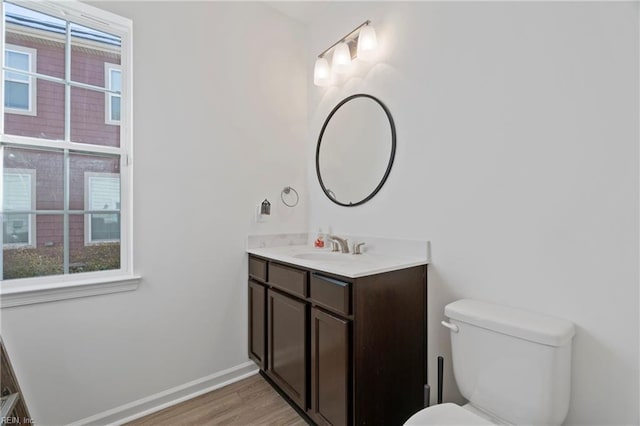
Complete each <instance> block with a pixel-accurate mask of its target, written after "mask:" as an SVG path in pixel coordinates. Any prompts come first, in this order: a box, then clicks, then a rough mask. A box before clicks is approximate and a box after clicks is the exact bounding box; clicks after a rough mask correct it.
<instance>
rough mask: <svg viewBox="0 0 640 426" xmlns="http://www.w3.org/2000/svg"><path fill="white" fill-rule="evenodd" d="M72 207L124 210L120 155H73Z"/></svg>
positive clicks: (71, 164) (70, 158) (70, 169)
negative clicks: (122, 204) (121, 199)
mask: <svg viewBox="0 0 640 426" xmlns="http://www.w3.org/2000/svg"><path fill="white" fill-rule="evenodd" d="M69 172H70V173H69V176H70V179H71V182H70V185H69V207H70V209H71V210H120V157H119V156H106V155H105V156H99V155H87V154H78V153H73V154H71V155H70V156H69Z"/></svg>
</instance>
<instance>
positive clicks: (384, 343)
mask: <svg viewBox="0 0 640 426" xmlns="http://www.w3.org/2000/svg"><path fill="white" fill-rule="evenodd" d="M426 271H427V267H426V265H420V266H415V267H410V268H405V269H400V270H396V271H390V272H385V273H380V274H374V275H369V276H365V277H358V278H349V277H343V276H339V275H334V274H329V273H326V272H323V271H316V270H311V269H306V268H302V267H299V266H296V265H291V264H285V263H283V262H279V261H274V260H270V259H268V258H263V257H259V256H254V255H250V256H249V276H250V280H249V356H250V358H251V359H253V360H254V361H256V363H257V364H258V366H259V367H260V369H261V372H262V374H263V375H264V376H266V377H267V378H268V379H269V380H270V381H271V383H272V385H274V387H276V389H278V390H279V391H280V392H281V393H282V394H284V395H286V396H287V397H288V398H289V400H290V403H291V404H292V405H294V406H296V407H297V408H298V410H299V412H301V413H302V414H304V415H305V416H306V417H307V420H309V421H313V422H314V423H316V424H318V425H336V426H338V425H385V426H386V425H401V424H403V423H404V422H405V421H406V420H407V419H408V418H409V417H410V416H411V415H412V414H413V413H415V412H416V411H418V410H420V409H421V408H423V404H424V388H425V384H426V383H427V381H426V378H427V371H426V351H427V347H426V342H427V336H426V332H427V331H426V330H427V329H426V314H427V312H426V302H427V299H426V297H427V293H426V291H427V289H426V284H427V275H426ZM261 301H266V302H265V304H266V309H265V308H262V310H261V309H260V308H259V305H260V303H261ZM261 306H264V305H261ZM257 317H260V318H257ZM260 330H264V331H263V332H264V334H263V336H262V337H261V336H258V335H257V334H259V333H260ZM261 339H262V340H261ZM263 344H264V345H263ZM264 346H266V349H264ZM260 350H262V352H260ZM261 354H262V355H261ZM265 360H266V362H265Z"/></svg>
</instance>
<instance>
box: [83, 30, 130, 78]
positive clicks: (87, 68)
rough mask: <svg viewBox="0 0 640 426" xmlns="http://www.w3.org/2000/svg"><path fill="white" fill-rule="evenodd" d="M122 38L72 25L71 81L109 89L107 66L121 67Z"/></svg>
mask: <svg viewBox="0 0 640 426" xmlns="http://www.w3.org/2000/svg"><path fill="white" fill-rule="evenodd" d="M120 46H121V40H120V37H118V36H115V35H113V34H108V33H105V32H103V31H98V30H95V29H93V28H88V27H83V26H81V25H77V24H71V81H76V82H79V83H85V84H91V85H93V86H98V87H104V88H107V87H108V86H107V85H108V83H109V81H108V80H109V78H108V76H107V75H105V64H106V63H108V64H116V65H120V51H121V47H120Z"/></svg>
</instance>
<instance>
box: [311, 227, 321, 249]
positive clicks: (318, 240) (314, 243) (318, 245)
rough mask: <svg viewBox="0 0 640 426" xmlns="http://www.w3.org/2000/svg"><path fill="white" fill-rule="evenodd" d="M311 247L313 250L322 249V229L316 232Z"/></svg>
mask: <svg viewBox="0 0 640 426" xmlns="http://www.w3.org/2000/svg"><path fill="white" fill-rule="evenodd" d="M313 246H314V247H315V248H324V234H323V233H322V228H320V229H319V230H318V237H317V238H316V240H315V241H314V242H313Z"/></svg>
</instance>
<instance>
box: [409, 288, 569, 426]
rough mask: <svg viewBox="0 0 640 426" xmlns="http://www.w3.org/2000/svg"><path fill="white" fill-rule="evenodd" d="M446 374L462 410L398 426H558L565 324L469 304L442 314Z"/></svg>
mask: <svg viewBox="0 0 640 426" xmlns="http://www.w3.org/2000/svg"><path fill="white" fill-rule="evenodd" d="M444 313H445V315H446V316H447V317H449V319H450V322H446V321H443V322H442V323H443V325H445V326H446V327H449V328H450V329H451V333H450V334H451V353H452V358H453V359H452V365H453V373H454V376H455V380H456V383H457V384H458V388H459V389H460V392H461V393H462V396H464V397H465V398H466V399H467V400H468V401H469V403H468V404H466V405H465V406H464V407H461V406H459V405H456V404H451V403H447V404H439V405H434V406H431V407H429V408H425V409H424V410H421V411H419V412H417V413H416V414H414V415H413V416H411V417H410V418H409V420H407V422H406V423H405V425H496V424H498V425H501V424H512V425H560V424H562V422H563V421H564V419H565V417H566V416H567V411H568V409H569V394H570V391H571V388H570V386H571V341H572V339H573V335H574V333H575V330H574V326H573V324H572V323H571V322H569V321H565V320H561V319H556V318H552V317H548V316H545V315H539V314H534V313H531V312H527V311H523V310H520V309H514V308H508V307H504V306H500V305H495V304H491V303H486V302H480V301H477V300H470V299H463V300H458V301H456V302H453V303H450V304H449V305H447V306H446V307H445V308H444Z"/></svg>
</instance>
